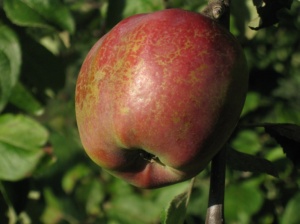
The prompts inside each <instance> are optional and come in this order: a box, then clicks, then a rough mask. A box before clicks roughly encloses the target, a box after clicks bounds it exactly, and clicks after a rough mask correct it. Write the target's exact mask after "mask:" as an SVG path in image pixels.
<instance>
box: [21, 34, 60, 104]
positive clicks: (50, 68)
mask: <svg viewBox="0 0 300 224" xmlns="http://www.w3.org/2000/svg"><path fill="white" fill-rule="evenodd" d="M21 43H22V50H23V52H24V56H23V63H24V66H23V67H22V68H23V69H22V76H21V81H22V83H23V84H24V85H25V86H26V87H28V88H29V89H33V90H34V96H35V97H36V98H37V99H38V100H39V101H41V102H42V103H44V102H45V101H46V100H45V99H47V97H48V96H49V93H48V92H50V94H51V93H56V92H57V91H58V90H59V89H61V88H62V87H63V86H64V83H65V77H66V75H65V69H64V66H63V63H62V59H61V58H60V57H56V56H55V55H53V54H52V53H51V52H50V51H48V50H47V49H46V48H45V47H44V46H42V45H41V44H39V43H37V42H36V41H34V40H33V39H32V38H30V37H28V36H26V35H23V36H22V38H21ZM47 91H48V92H47ZM47 94H48V95H47Z"/></svg>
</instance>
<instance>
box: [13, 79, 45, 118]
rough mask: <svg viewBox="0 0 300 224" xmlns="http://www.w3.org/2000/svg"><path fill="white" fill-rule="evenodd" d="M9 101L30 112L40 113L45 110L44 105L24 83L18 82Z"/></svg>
mask: <svg viewBox="0 0 300 224" xmlns="http://www.w3.org/2000/svg"><path fill="white" fill-rule="evenodd" d="M9 102H10V103H12V104H13V105H15V106H16V107H18V108H20V109H22V110H24V111H26V112H28V113H30V114H35V115H39V114H41V113H42V112H43V107H42V105H41V104H40V103H39V102H38V101H37V100H36V99H35V98H34V96H33V95H32V94H31V92H30V91H29V90H28V89H26V88H25V87H24V85H23V84H22V83H17V85H16V86H15V87H14V88H13V90H12V93H11V96H10V98H9Z"/></svg>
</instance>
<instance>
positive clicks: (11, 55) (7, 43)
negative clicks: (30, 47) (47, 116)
mask: <svg viewBox="0 0 300 224" xmlns="http://www.w3.org/2000/svg"><path fill="white" fill-rule="evenodd" d="M20 67H21V48H20V44H19V41H18V38H17V36H16V34H15V33H14V32H13V31H12V30H11V29H10V28H8V27H6V26H2V25H0V112H1V111H2V110H3V108H4V106H5V105H6V103H7V101H8V98H9V96H10V94H11V90H12V88H13V87H14V85H15V84H16V82H17V81H18V78H19V72H20Z"/></svg>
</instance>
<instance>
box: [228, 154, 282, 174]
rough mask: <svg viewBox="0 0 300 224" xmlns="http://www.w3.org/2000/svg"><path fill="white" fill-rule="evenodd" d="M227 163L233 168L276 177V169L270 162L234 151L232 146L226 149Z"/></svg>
mask: <svg viewBox="0 0 300 224" xmlns="http://www.w3.org/2000/svg"><path fill="white" fill-rule="evenodd" d="M227 164H228V166H229V167H230V168H231V169H234V170H239V171H249V172H253V173H267V174H269V175H272V176H274V177H278V171H277V169H276V167H275V165H274V164H273V163H272V162H270V161H268V160H266V159H263V158H260V157H258V156H253V155H249V154H246V153H242V152H239V151H236V150H234V149H232V148H229V149H228V151H227Z"/></svg>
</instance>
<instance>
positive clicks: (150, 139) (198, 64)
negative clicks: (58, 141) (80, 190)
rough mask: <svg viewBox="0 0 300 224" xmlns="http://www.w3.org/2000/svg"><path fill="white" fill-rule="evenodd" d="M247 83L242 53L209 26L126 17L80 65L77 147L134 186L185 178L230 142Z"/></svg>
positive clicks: (185, 18) (167, 15) (174, 14)
mask: <svg viewBox="0 0 300 224" xmlns="http://www.w3.org/2000/svg"><path fill="white" fill-rule="evenodd" d="M247 83H248V71H247V65H246V59H245V56H244V54H243V50H242V48H241V46H240V45H239V43H238V41H237V40H236V39H235V38H234V37H233V35H232V34H230V32H229V31H227V30H226V29H224V28H223V27H222V26H220V25H219V24H218V23H217V22H215V21H213V20H211V19H210V18H208V17H205V16H203V15H201V14H199V13H195V12H190V11H185V10H181V9H166V10H162V11H157V12H153V13H149V14H139V15H135V16H131V17H129V18H126V19H124V20H123V21H121V22H120V23H118V24H117V25H116V26H115V27H114V28H113V29H112V30H111V31H110V32H108V33H107V34H106V35H105V36H103V37H102V38H101V39H99V41H98V42H97V43H96V44H95V45H94V46H93V47H92V49H91V50H90V52H89V53H88V55H87V57H86V59H85V60H84V62H83V64H82V67H81V70H80V73H79V76H78V80H77V85H76V99H75V109H76V119H77V124H78V129H79V134H80V138H81V141H82V144H83V147H84V149H85V151H86V153H87V154H88V156H89V157H90V158H91V159H92V160H93V161H94V162H95V163H97V164H98V165H99V166H101V167H102V168H103V169H105V170H107V171H108V172H110V173H111V174H113V175H114V176H116V177H119V178H122V179H124V180H126V181H127V182H129V183H131V184H133V185H135V186H137V187H142V188H157V187H162V186H166V185H170V184H174V183H178V182H182V181H185V180H187V179H190V178H192V177H194V176H195V175H197V174H198V173H199V172H201V171H202V170H203V169H204V168H205V167H206V166H207V165H208V163H209V162H210V161H211V159H212V158H213V156H214V155H215V154H216V153H217V152H218V151H219V150H220V149H221V147H222V146H223V145H224V144H225V143H226V142H227V141H228V138H229V137H230V135H231V134H232V132H233V130H234V129H235V127H236V125H237V122H238V120H239V117H240V113H241V110H242V108H243V104H244V100H245V96H246V92H247ZM224 159H225V158H224Z"/></svg>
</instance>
